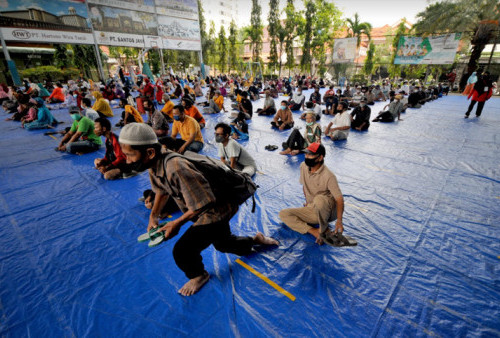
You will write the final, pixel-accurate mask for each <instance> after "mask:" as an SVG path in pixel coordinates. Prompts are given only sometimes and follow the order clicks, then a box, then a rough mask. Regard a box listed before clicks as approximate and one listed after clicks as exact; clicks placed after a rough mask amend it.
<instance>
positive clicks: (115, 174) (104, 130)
mask: <svg viewBox="0 0 500 338" xmlns="http://www.w3.org/2000/svg"><path fill="white" fill-rule="evenodd" d="M94 133H95V134H96V135H97V136H98V137H101V136H104V137H105V138H106V141H105V143H104V144H105V145H106V155H104V157H103V158H96V159H95V160H94V165H95V167H96V169H97V170H99V171H100V172H101V174H103V175H104V179H105V180H116V179H118V178H122V177H123V176H124V175H126V176H127V175H130V173H131V171H132V168H131V166H130V165H128V164H127V159H126V158H125V155H124V154H123V152H122V148H121V147H120V143H119V142H118V136H116V134H114V133H113V132H112V131H111V122H109V120H108V119H106V118H103V117H100V118H98V119H97V120H95V121H94Z"/></svg>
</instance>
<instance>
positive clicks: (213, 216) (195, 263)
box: [120, 123, 278, 296]
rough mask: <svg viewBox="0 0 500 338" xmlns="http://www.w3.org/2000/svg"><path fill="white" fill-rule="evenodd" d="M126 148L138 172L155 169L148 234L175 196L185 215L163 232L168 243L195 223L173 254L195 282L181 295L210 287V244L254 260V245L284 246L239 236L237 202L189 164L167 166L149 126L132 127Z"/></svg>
mask: <svg viewBox="0 0 500 338" xmlns="http://www.w3.org/2000/svg"><path fill="white" fill-rule="evenodd" d="M120 145H121V147H122V150H123V153H124V154H125V156H126V157H127V163H129V164H132V166H133V167H134V170H136V171H144V170H146V169H149V177H150V180H151V187H152V189H153V191H154V192H155V193H156V197H155V201H154V204H153V209H152V210H151V215H150V217H149V225H148V232H149V230H151V229H153V228H158V226H159V225H158V219H159V215H160V213H161V211H162V209H163V207H164V206H165V203H166V202H167V200H168V197H169V196H174V197H175V201H176V203H177V205H178V206H179V209H180V210H181V211H182V212H183V215H182V216H181V217H179V218H178V219H176V220H173V221H171V222H168V223H167V224H166V225H165V226H163V227H161V228H160V230H162V231H164V232H165V238H167V239H170V238H172V237H174V236H176V235H177V233H178V232H179V230H180V228H181V226H182V225H184V224H185V223H186V222H188V221H192V222H193V225H191V226H190V227H189V229H187V230H186V232H185V233H184V234H183V235H182V237H181V238H179V240H178V241H177V243H176V244H175V246H174V250H173V255H174V259H175V263H176V264H177V266H178V267H179V268H180V269H181V270H182V271H183V272H184V274H185V275H186V277H187V278H188V279H189V281H188V282H187V283H186V284H185V285H184V286H183V287H182V288H181V289H180V290H179V293H180V294H181V295H183V296H191V295H193V294H195V293H196V292H198V291H199V290H200V289H201V287H202V286H203V285H204V284H205V283H206V282H207V281H208V279H209V274H208V272H207V271H206V270H205V267H204V265H203V261H202V257H201V252H202V251H203V250H205V249H206V248H207V247H208V246H209V245H210V244H212V245H213V246H214V248H215V249H216V250H218V251H221V252H229V253H234V254H236V255H240V256H244V255H248V254H250V253H251V252H252V248H253V246H254V245H278V241H276V240H274V239H272V238H269V237H265V236H264V235H263V234H261V233H257V234H256V235H255V236H253V237H240V236H235V235H233V234H232V233H231V229H230V227H229V221H230V219H231V218H232V217H233V216H234V215H235V214H236V212H237V211H238V205H235V204H234V203H233V202H231V196H228V198H226V199H221V198H217V199H216V198H215V196H214V193H213V191H212V189H211V188H210V185H209V183H208V181H207V180H206V179H205V177H204V176H203V174H202V173H201V172H200V171H198V170H197V169H196V168H195V166H194V165H193V164H192V163H191V162H189V160H187V159H185V158H182V157H174V158H172V159H169V160H168V161H167V160H166V156H167V155H168V154H170V153H171V152H170V151H168V152H167V153H164V154H162V152H161V145H160V143H158V139H157V137H156V134H155V132H154V131H153V129H152V128H151V127H150V126H148V125H147V124H145V123H130V124H127V125H126V126H125V127H124V128H123V129H122V131H121V133H120Z"/></svg>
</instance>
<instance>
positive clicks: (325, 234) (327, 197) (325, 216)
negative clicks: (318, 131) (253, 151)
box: [279, 143, 344, 245]
mask: <svg viewBox="0 0 500 338" xmlns="http://www.w3.org/2000/svg"><path fill="white" fill-rule="evenodd" d="M325 155H326V150H325V147H324V146H323V145H321V144H319V143H312V144H311V145H310V146H309V147H307V149H306V155H305V160H304V162H303V163H301V165H300V184H302V187H303V191H304V196H305V198H306V203H305V204H304V207H302V208H292V209H283V210H281V211H280V213H279V217H280V219H281V221H282V222H283V223H285V224H286V226H288V227H289V228H290V229H292V230H294V231H297V232H299V233H301V234H306V233H309V234H311V235H313V236H314V237H315V238H316V243H317V244H319V245H321V244H323V241H326V242H327V243H329V242H330V241H331V237H332V235H334V234H335V233H342V232H343V231H344V225H343V215H344V197H343V196H342V192H341V191H340V188H339V185H338V182H337V178H336V177H335V175H334V174H333V173H332V172H331V171H330V169H328V167H327V166H326V165H325V164H324V159H325ZM335 219H336V220H337V221H336V222H335V230H334V231H331V230H330V228H329V224H328V223H329V222H332V221H333V220H335ZM311 224H319V229H318V228H316V227H312V226H311Z"/></svg>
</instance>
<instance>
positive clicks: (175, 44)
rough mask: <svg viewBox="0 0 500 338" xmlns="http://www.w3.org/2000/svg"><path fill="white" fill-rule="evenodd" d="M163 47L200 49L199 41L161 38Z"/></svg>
mask: <svg viewBox="0 0 500 338" xmlns="http://www.w3.org/2000/svg"><path fill="white" fill-rule="evenodd" d="M163 48H164V49H177V50H201V41H187V40H174V39H163Z"/></svg>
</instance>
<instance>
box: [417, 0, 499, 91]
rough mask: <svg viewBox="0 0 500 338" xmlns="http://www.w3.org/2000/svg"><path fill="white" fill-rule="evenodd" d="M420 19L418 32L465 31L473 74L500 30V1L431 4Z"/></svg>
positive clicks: (469, 69) (451, 0)
mask: <svg viewBox="0 0 500 338" xmlns="http://www.w3.org/2000/svg"><path fill="white" fill-rule="evenodd" d="M417 20H418V21H417V23H416V24H415V26H414V27H413V29H414V30H415V31H416V32H417V33H423V34H436V33H450V32H464V35H465V38H466V39H467V40H470V42H471V44H472V51H471V55H470V59H469V63H468V65H467V73H468V74H471V73H472V72H473V71H474V70H475V69H476V68H477V63H478V61H479V58H480V57H481V53H482V52H483V50H484V48H485V47H486V45H487V44H488V43H489V42H490V41H491V40H492V39H493V38H494V37H495V35H496V34H497V33H498V20H500V2H498V0H481V1H468V0H444V1H440V2H437V3H434V4H431V5H429V6H427V7H426V9H425V10H424V11H422V12H420V13H418V14H417ZM495 21H496V22H495ZM463 84H464V83H463Z"/></svg>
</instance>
